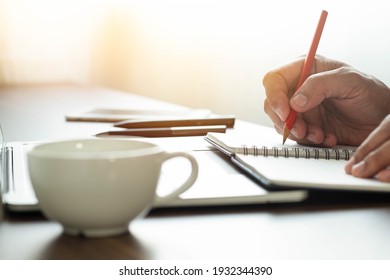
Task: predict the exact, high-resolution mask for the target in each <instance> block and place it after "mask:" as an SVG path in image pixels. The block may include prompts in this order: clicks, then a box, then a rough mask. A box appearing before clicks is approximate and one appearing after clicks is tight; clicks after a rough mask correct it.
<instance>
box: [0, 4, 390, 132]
mask: <svg viewBox="0 0 390 280" xmlns="http://www.w3.org/2000/svg"><path fill="white" fill-rule="evenodd" d="M322 9H327V10H328V12H329V15H328V19H327V23H326V26H325V29H324V32H323V36H322V40H321V43H320V46H319V49H318V53H320V54H323V55H325V56H329V57H333V58H336V59H340V60H343V61H346V62H348V63H350V64H351V65H353V66H356V67H357V68H359V69H360V70H362V71H364V72H368V73H371V74H373V75H375V76H377V77H378V78H380V79H382V80H383V81H384V82H386V83H388V84H390V75H389V74H388V70H387V65H389V64H390V54H389V51H390V39H389V33H390V18H389V15H388V9H387V5H386V2H385V1H382V0H371V1H367V0H364V1H363V0H355V1H342V0H330V1H319V0H313V1H308V0H296V1H289V0H279V1H261V0H257V1H255V0H253V1H250V0H127V1H126V0H117V1H112V0H96V1H92V0H77V1H76V0H67V1H64V0H50V1H49V0H35V1H28V0H25V1H24V0H0V28H1V30H2V34H1V35H0V84H12V83H32V82H42V81H56V80H70V81H76V82H82V83H98V84H101V85H106V86H111V87H114V88H118V89H122V90H126V91H131V92H134V93H138V94H142V95H146V96H151V97H155V98H159V99H163V100H168V101H172V102H175V103H179V104H183V105H187V106H191V107H200V108H210V109H212V110H213V111H215V112H216V113H221V114H225V113H226V114H235V115H237V116H238V117H239V118H241V119H245V120H249V121H254V122H257V123H261V124H266V125H271V123H270V121H269V120H268V118H267V116H266V115H265V114H264V113H263V100H264V90H263V87H262V84H261V80H262V77H263V76H264V74H265V73H266V72H267V71H268V70H270V69H272V68H274V67H276V66H278V65H280V64H282V63H285V62H286V61H289V60H291V59H294V58H295V57H297V56H300V55H303V54H305V53H306V52H307V50H308V48H309V45H310V43H311V40H312V36H313V33H314V30H315V27H316V24H317V21H318V17H319V15H320V12H321V10H322Z"/></svg>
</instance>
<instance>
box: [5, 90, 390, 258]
mask: <svg viewBox="0 0 390 280" xmlns="http://www.w3.org/2000/svg"><path fill="white" fill-rule="evenodd" d="M126 104H128V105H129V107H131V108H136V107H142V108H149V109H153V108H158V109H161V108H167V109H175V108H180V106H176V105H172V104H167V103H164V102H160V101H156V100H151V99H148V98H143V97H139V96H135V95H131V94H123V93H120V92H117V91H113V90H108V89H102V88H91V87H80V86H69V85H64V86H55V87H54V86H44V87H39V86H36V87H7V88H2V89H0V119H1V123H2V127H3V131H4V134H5V135H6V138H7V141H26V140H29V141H31V140H42V139H51V138H60V137H74V136H90V135H92V134H95V133H97V132H101V131H104V130H105V129H106V128H107V124H101V123H92V124H91V123H89V124H86V123H69V122H66V121H65V118H64V115H65V113H68V112H70V111H80V110H83V109H85V108H89V107H101V106H104V107H115V106H121V107H123V106H124V105H126ZM232 113H234V112H232ZM255 128H256V126H255V125H251V124H246V123H242V122H240V123H239V125H238V127H237V129H255ZM161 141H165V144H166V143H168V142H169V140H167V139H165V140H163V139H162V140H161ZM185 141H191V147H192V148H193V147H194V143H196V145H200V146H202V145H205V144H204V143H203V141H201V139H199V138H196V139H188V137H187V139H183V142H185ZM184 147H185V146H184ZM188 147H190V145H189V146H188ZM332 200H333V199H332V194H331V195H329V194H328V195H327V199H326V201H325V202H324V201H322V202H321V203H318V204H317V203H311V204H300V205H269V206H264V205H263V206H234V207H208V208H187V209H157V210H153V211H152V212H151V213H150V214H149V215H148V216H147V217H146V218H144V219H141V220H137V221H135V222H134V223H132V225H131V226H130V232H131V233H130V234H127V235H122V236H119V237H111V238H96V239H86V238H80V237H72V236H68V235H65V234H63V233H62V228H61V226H60V225H58V224H57V223H55V222H53V221H48V220H47V219H45V218H44V217H43V216H42V215H41V214H40V213H19V214H16V213H7V214H6V217H5V220H4V221H2V222H1V223H0V259H202V260H204V259H255V258H256V259H389V258H390V237H389V236H390V223H389V219H390V199H383V200H382V201H379V200H370V201H365V202H364V203H363V202H358V201H357V200H356V201H346V202H343V203H340V202H333V201H332Z"/></svg>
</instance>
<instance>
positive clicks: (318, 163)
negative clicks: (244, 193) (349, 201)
mask: <svg viewBox="0 0 390 280" xmlns="http://www.w3.org/2000/svg"><path fill="white" fill-rule="evenodd" d="M264 135H265V134H263V135H252V136H245V137H240V135H237V134H234V133H226V134H222V133H208V134H207V136H206V137H205V139H206V140H207V141H208V142H209V143H211V144H212V145H213V146H215V147H216V148H217V149H218V150H220V151H222V152H223V153H225V154H226V155H228V156H230V158H231V160H232V162H233V163H234V164H236V165H237V166H238V167H239V168H241V169H242V170H244V171H245V172H247V173H248V174H249V175H250V176H252V177H253V178H254V179H255V180H257V181H258V182H260V183H261V185H263V186H264V187H267V188H268V189H313V190H314V189H320V190H343V191H366V192H367V191H368V192H390V183H383V182H380V181H378V180H377V179H375V178H370V179H361V178H356V177H353V176H351V175H348V174H346V173H345V171H344V166H345V164H346V162H347V160H348V159H349V158H350V156H351V155H352V154H353V153H354V151H355V148H354V147H347V146H337V147H334V148H329V149H326V148H313V147H305V146H301V145H298V144H295V142H292V141H289V142H288V143H289V144H288V145H284V146H282V145H273V144H275V143H277V142H275V141H274V142H272V140H271V141H270V139H269V137H266V136H264ZM278 136H279V135H278ZM280 142H281V140H280Z"/></svg>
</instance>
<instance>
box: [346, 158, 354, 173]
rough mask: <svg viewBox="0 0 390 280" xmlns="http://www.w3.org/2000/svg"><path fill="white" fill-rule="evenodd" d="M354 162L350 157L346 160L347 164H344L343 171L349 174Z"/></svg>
mask: <svg viewBox="0 0 390 280" xmlns="http://www.w3.org/2000/svg"><path fill="white" fill-rule="evenodd" d="M354 164H355V158H354V157H351V158H350V159H349V161H348V162H347V164H346V165H345V172H347V173H348V174H351V172H352V167H353V166H354Z"/></svg>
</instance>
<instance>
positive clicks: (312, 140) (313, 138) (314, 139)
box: [307, 133, 317, 143]
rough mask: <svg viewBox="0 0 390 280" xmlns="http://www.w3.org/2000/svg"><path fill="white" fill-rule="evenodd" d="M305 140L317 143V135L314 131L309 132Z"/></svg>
mask: <svg viewBox="0 0 390 280" xmlns="http://www.w3.org/2000/svg"><path fill="white" fill-rule="evenodd" d="M307 140H309V141H310V142H313V143H317V137H316V135H315V134H314V133H309V134H308V135H307Z"/></svg>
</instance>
